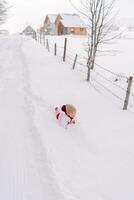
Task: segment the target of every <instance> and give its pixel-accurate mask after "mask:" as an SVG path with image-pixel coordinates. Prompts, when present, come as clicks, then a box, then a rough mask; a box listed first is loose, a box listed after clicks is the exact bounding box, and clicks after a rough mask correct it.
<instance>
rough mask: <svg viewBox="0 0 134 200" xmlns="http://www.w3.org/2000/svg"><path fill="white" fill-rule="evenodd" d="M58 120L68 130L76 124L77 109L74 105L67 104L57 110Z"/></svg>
mask: <svg viewBox="0 0 134 200" xmlns="http://www.w3.org/2000/svg"><path fill="white" fill-rule="evenodd" d="M55 114H56V119H57V120H59V124H60V125H61V126H63V127H64V128H67V126H68V125H70V124H75V116H76V108H75V107H74V106H73V105H70V104H65V105H62V106H61V107H59V108H58V107H56V108H55Z"/></svg>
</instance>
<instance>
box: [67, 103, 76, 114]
mask: <svg viewBox="0 0 134 200" xmlns="http://www.w3.org/2000/svg"><path fill="white" fill-rule="evenodd" d="M66 112H67V114H68V115H70V114H76V108H75V107H74V106H73V105H71V104H66Z"/></svg>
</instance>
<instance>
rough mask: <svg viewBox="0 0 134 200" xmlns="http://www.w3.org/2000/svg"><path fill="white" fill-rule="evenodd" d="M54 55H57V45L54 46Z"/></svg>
mask: <svg viewBox="0 0 134 200" xmlns="http://www.w3.org/2000/svg"><path fill="white" fill-rule="evenodd" d="M56 54H57V45H56V43H55V44H54V55H55V56H56Z"/></svg>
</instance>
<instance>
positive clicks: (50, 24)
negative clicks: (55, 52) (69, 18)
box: [43, 14, 57, 35]
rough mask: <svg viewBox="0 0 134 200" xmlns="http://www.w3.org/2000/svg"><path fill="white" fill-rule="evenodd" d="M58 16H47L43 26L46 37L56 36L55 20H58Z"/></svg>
mask: <svg viewBox="0 0 134 200" xmlns="http://www.w3.org/2000/svg"><path fill="white" fill-rule="evenodd" d="M56 17H57V15H55V14H48V15H46V18H45V21H44V24H43V29H44V32H45V34H46V35H55V34H56V29H55V20H56Z"/></svg>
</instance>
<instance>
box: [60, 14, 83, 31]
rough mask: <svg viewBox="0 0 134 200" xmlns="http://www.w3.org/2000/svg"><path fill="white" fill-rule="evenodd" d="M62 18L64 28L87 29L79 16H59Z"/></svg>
mask: <svg viewBox="0 0 134 200" xmlns="http://www.w3.org/2000/svg"><path fill="white" fill-rule="evenodd" d="M59 15H60V16H61V18H62V19H61V20H60V21H61V23H62V24H63V26H64V27H82V28H83V27H86V25H85V23H84V22H83V20H82V19H81V18H80V16H79V15H77V14H62V13H61V14H59Z"/></svg>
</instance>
